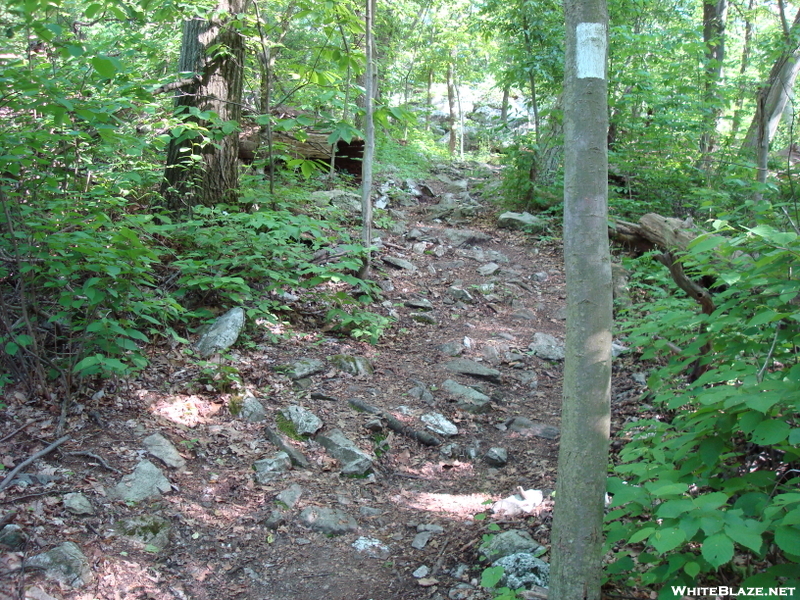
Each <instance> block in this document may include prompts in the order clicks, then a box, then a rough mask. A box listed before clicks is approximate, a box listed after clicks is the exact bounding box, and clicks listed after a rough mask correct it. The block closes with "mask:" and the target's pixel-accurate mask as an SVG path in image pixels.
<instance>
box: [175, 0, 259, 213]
mask: <svg viewBox="0 0 800 600" xmlns="http://www.w3.org/2000/svg"><path fill="white" fill-rule="evenodd" d="M244 4H245V0H220V2H219V4H218V5H217V8H216V9H215V11H214V14H215V15H220V16H216V17H215V18H214V19H212V20H203V19H191V20H189V21H185V22H184V23H183V39H182V42H181V56H180V64H179V70H180V71H181V73H187V72H188V73H193V74H194V79H193V80H192V83H190V84H188V85H186V86H184V87H183V88H181V89H180V90H179V91H178V94H177V97H176V101H175V107H176V108H175V110H176V113H177V114H179V115H181V116H182V117H184V118H185V120H187V121H192V122H194V123H197V124H198V125H200V126H201V127H205V128H207V129H208V130H209V133H208V136H209V137H210V138H211V139H202V138H201V137H187V136H186V135H185V134H186V132H188V131H190V129H185V130H184V132H183V133H182V134H178V135H175V136H173V138H172V139H171V140H170V143H169V147H168V149H167V165H166V169H165V171H164V183H163V184H162V187H161V192H162V194H163V196H164V197H165V199H166V201H167V208H169V209H171V210H176V211H179V210H182V209H184V208H187V207H191V206H194V205H197V204H202V205H205V206H213V205H214V204H217V203H220V202H232V201H235V199H236V190H237V187H238V184H239V178H238V164H237V159H238V155H239V134H238V131H237V129H238V121H239V120H240V118H241V100H242V73H243V68H242V66H243V61H244V41H243V38H242V36H241V35H240V34H239V32H238V30H236V29H234V28H233V27H232V26H231V25H230V23H229V19H230V16H231V15H235V14H237V13H240V12H242V11H243V10H244ZM212 46H213V47H214V48H216V49H215V51H214V53H213V54H212V55H209V53H208V49H209V48H210V47H212ZM191 108H197V109H198V110H199V111H200V112H207V111H208V112H213V113H215V114H216V117H217V118H216V119H215V120H214V121H213V122H212V121H210V120H205V119H199V118H198V117H196V116H190V109H191ZM230 122H234V123H235V124H236V128H234V129H233V130H231V127H230V125H226V123H230ZM223 126H224V127H223Z"/></svg>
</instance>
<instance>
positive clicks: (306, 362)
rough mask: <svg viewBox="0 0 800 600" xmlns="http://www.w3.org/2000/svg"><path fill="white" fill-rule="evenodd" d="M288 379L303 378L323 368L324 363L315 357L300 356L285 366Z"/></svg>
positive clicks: (319, 371)
mask: <svg viewBox="0 0 800 600" xmlns="http://www.w3.org/2000/svg"><path fill="white" fill-rule="evenodd" d="M284 368H285V370H286V374H287V375H288V376H289V378H290V379H304V378H306V377H311V376H312V375H315V374H317V373H321V372H322V371H324V370H325V363H324V362H322V361H321V360H317V359H315V358H301V359H300V360H296V361H294V362H293V363H291V364H290V365H286V366H285V367H284Z"/></svg>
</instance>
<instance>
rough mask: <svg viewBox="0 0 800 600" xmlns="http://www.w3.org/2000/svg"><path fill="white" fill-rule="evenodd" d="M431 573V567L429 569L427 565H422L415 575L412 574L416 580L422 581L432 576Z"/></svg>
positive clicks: (415, 571)
mask: <svg viewBox="0 0 800 600" xmlns="http://www.w3.org/2000/svg"><path fill="white" fill-rule="evenodd" d="M430 572H431V570H430V567H428V566H427V565H420V566H419V567H417V568H416V569H415V570H414V572H413V573H411V576H412V577H415V578H416V579H422V578H423V577H427V576H428V575H430Z"/></svg>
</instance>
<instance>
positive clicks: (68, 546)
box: [24, 542, 94, 588]
mask: <svg viewBox="0 0 800 600" xmlns="http://www.w3.org/2000/svg"><path fill="white" fill-rule="evenodd" d="M24 565H25V567H26V569H42V570H44V572H45V573H44V574H45V577H47V578H48V579H53V580H55V581H58V582H60V583H64V584H66V585H69V586H70V587H73V588H79V587H83V586H84V585H86V584H88V583H91V582H92V580H93V579H94V577H93V575H92V569H91V567H90V566H89V561H88V560H87V559H86V556H84V554H83V552H81V549H80V548H79V547H78V545H77V544H75V543H74V542H64V543H63V544H61V545H60V546H56V547H55V548H53V549H52V550H48V551H47V552H43V553H42V554H37V555H36V556H32V557H31V558H29V559H28V560H26V561H25V562H24Z"/></svg>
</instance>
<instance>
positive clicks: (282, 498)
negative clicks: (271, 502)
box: [275, 483, 303, 508]
mask: <svg viewBox="0 0 800 600" xmlns="http://www.w3.org/2000/svg"><path fill="white" fill-rule="evenodd" d="M302 495H303V488H302V487H300V486H299V485H298V484H296V483H295V484H293V485H291V486H289V487H288V488H286V489H285V490H283V491H282V492H281V493H280V494H278V495H277V496H275V499H276V500H277V501H278V502H281V503H283V504H284V505H285V506H286V508H294V507H295V506H297V503H298V502H299V501H300V496H302Z"/></svg>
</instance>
